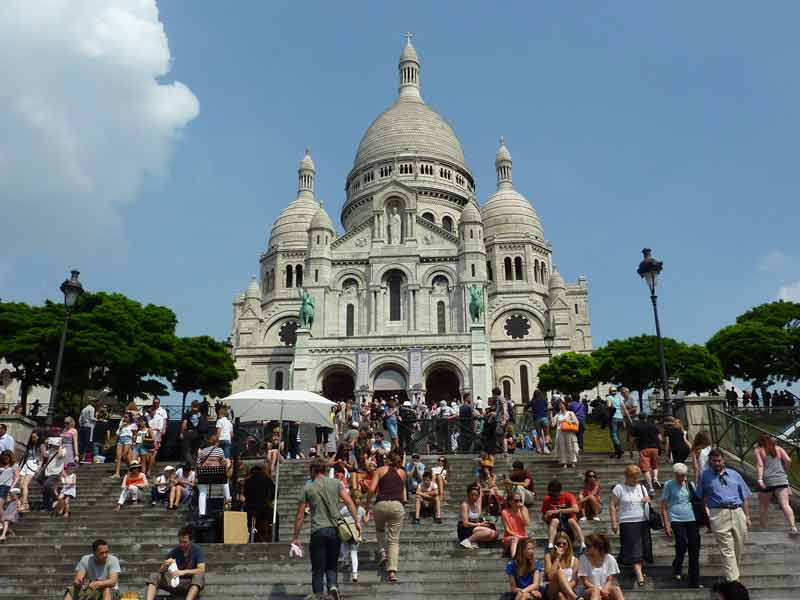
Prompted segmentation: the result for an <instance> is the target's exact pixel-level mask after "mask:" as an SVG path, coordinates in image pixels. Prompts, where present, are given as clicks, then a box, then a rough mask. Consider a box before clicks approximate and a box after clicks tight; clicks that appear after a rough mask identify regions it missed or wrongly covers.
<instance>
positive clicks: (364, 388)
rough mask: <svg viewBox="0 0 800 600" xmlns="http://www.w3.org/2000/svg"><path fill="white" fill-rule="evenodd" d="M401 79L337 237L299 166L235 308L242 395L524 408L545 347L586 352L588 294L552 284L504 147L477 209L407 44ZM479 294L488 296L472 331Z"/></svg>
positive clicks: (457, 148)
mask: <svg viewBox="0 0 800 600" xmlns="http://www.w3.org/2000/svg"><path fill="white" fill-rule="evenodd" d="M399 77H400V87H399V94H398V97H397V99H396V100H395V102H394V103H393V104H392V105H391V106H390V107H389V108H387V109H386V110H385V111H384V112H383V113H381V114H380V115H379V116H378V117H377V118H376V119H375V120H374V121H373V122H372V124H371V125H370V126H369V128H368V129H367V131H366V133H365V134H364V136H363V138H362V139H361V142H360V144H359V146H358V149H357V151H356V156H355V161H354V163H353V168H352V170H351V171H350V173H349V174H348V175H347V179H346V182H345V190H346V198H345V202H344V205H343V207H342V211H341V217H340V218H341V224H342V226H343V229H344V233H343V234H342V235H337V233H336V229H335V228H334V226H333V223H332V221H331V219H330V216H329V215H328V213H327V212H326V210H325V208H324V207H323V205H322V203H321V202H320V201H318V200H317V198H316V197H315V193H314V178H315V174H316V171H315V166H314V163H313V161H312V159H311V156H310V155H309V153H308V152H306V154H305V156H304V157H303V159H302V160H301V161H300V166H299V169H298V192H297V197H296V198H295V199H294V200H293V201H292V202H290V203H289V205H288V206H287V207H286V208H285V209H284V210H283V212H281V214H280V215H279V216H278V218H277V220H276V221H275V223H274V225H273V227H272V230H271V234H270V238H269V243H268V246H267V248H266V251H265V252H264V253H263V254H262V255H261V257H260V269H259V273H260V276H259V278H258V279H256V278H255V277H254V278H253V280H252V281H251V282H250V285H249V287H248V288H247V291H246V292H245V293H243V294H239V295H237V296H236V298H235V300H234V303H233V328H232V334H231V343H232V352H233V356H234V361H235V364H236V368H237V370H238V372H239V377H238V379H237V380H236V382H235V383H234V391H239V390H242V389H248V388H254V387H265V388H277V389H281V388H287V387H293V388H295V389H308V390H313V391H317V392H320V393H322V394H323V395H325V396H326V397H328V398H330V399H334V400H340V399H344V398H347V397H358V398H359V399H360V400H364V399H369V398H371V397H373V396H375V395H385V394H390V393H391V394H399V395H401V396H406V397H408V398H411V399H415V400H422V399H427V400H428V401H429V402H431V401H438V400H441V399H446V400H451V399H453V398H454V397H455V396H457V395H459V394H461V393H464V392H471V393H472V394H473V397H474V398H477V397H480V398H481V399H482V400H483V401H484V402H485V399H486V398H487V397H488V396H489V395H490V390H491V388H492V387H495V386H496V387H499V388H501V389H502V390H503V391H504V392H505V394H506V395H507V396H508V397H511V398H514V399H515V400H516V401H517V402H520V401H525V400H527V398H529V397H530V395H531V394H532V392H533V390H534V389H535V387H536V384H537V372H538V369H539V367H540V366H541V365H542V364H543V363H545V362H547V360H548V355H549V352H548V348H547V346H546V344H545V334H546V333H548V332H549V334H550V335H549V336H547V337H548V338H550V339H552V342H551V344H550V345H551V346H552V348H551V351H552V353H553V354H557V353H560V352H566V351H578V352H589V351H591V348H592V337H591V324H590V321H589V312H588V285H587V280H586V278H585V277H581V278H579V279H578V281H577V282H576V283H571V284H566V283H565V282H564V280H563V278H562V277H561V275H560V274H559V272H558V271H557V270H556V268H555V266H554V263H553V247H552V244H551V243H550V242H549V241H547V239H546V238H545V236H544V231H543V228H542V224H541V222H540V220H539V217H538V215H537V213H536V211H535V210H534V208H533V206H532V205H531V204H530V202H529V201H528V200H527V199H526V198H525V197H524V196H523V195H522V194H520V193H519V192H518V191H517V190H516V189H515V188H514V185H513V180H512V158H511V154H510V152H509V150H508V148H507V146H506V144H505V143H504V142H503V140H501V143H500V148H499V149H498V151H497V154H496V157H495V166H496V171H497V188H496V191H495V192H494V193H493V194H491V195H490V196H489V198H488V199H486V201H485V202H484V203H482V205H479V204H478V199H477V198H476V196H475V180H474V178H473V175H472V173H471V172H470V169H469V167H468V166H467V163H466V160H465V158H464V153H463V150H462V148H461V144H460V142H459V141H458V138H457V137H456V135H455V132H454V131H453V129H452V128H451V127H450V125H449V124H448V123H447V122H446V121H445V120H444V119H443V118H442V117H441V116H440V115H439V114H438V113H437V112H435V111H434V110H433V109H431V108H430V107H429V106H428V105H427V104H425V102H424V101H423V99H422V96H421V94H420V61H419V58H418V56H417V53H416V51H415V49H414V47H413V46H412V44H411V42H410V39H409V40H408V41H407V42H406V44H405V47H404V48H403V51H402V54H401V56H400V62H399ZM470 290H472V292H473V294H477V296H479V297H482V302H481V303H480V304H482V306H483V310H481V311H480V314H479V315H478V316H477V319H473V318H472V316H471V315H470V297H471V296H470ZM304 296H305V297H306V301H305V302H306V306H308V305H311V304H313V321H311V322H309V323H305V321H304V322H303V323H301V320H300V310H301V304H302V303H303V300H302V298H303V297H304ZM474 308H475V305H474V304H473V309H474ZM301 325H307V326H301Z"/></svg>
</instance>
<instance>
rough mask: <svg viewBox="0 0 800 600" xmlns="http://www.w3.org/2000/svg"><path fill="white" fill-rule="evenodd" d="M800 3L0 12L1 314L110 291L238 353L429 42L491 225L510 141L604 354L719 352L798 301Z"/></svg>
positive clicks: (106, 4) (131, 6)
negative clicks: (489, 201) (304, 216)
mask: <svg viewBox="0 0 800 600" xmlns="http://www.w3.org/2000/svg"><path fill="white" fill-rule="evenodd" d="M799 19H800V4H797V3H792V2H772V3H769V5H755V4H752V3H745V2H726V3H721V2H710V3H701V4H697V3H688V2H678V3H669V4H659V5H653V4H643V3H633V2H618V3H612V4H605V5H603V4H599V3H585V2H557V3H556V2H552V3H543V2H537V3H532V2H507V3H503V4H502V6H501V5H498V4H496V3H487V2H435V3H431V2H413V1H407V2H403V3H402V4H397V3H388V2H385V3H379V2H348V3H339V2H337V3H333V2H313V1H308V2H303V3H297V2H278V1H275V2H256V1H254V0H253V1H246V0H242V1H241V2H236V3H227V2H213V1H211V0H195V1H193V2H164V1H161V2H158V3H156V2H155V0H78V1H71V0H40V1H38V2H35V3H34V2H28V1H27V0H7V1H5V2H3V3H2V4H0V79H2V81H3V82H4V83H3V85H2V86H0V109H2V110H0V209H1V210H2V213H1V214H2V216H3V223H4V227H3V235H2V238H0V239H2V240H3V242H4V243H3V247H4V248H3V251H2V252H0V297H1V298H2V299H3V300H4V301H9V300H13V301H24V302H30V303H41V302H43V301H44V300H45V299H47V298H49V299H55V300H58V299H59V298H60V292H59V291H58V286H59V285H60V283H61V281H63V279H64V278H65V277H66V275H67V274H68V271H69V270H70V269H73V268H75V269H79V270H80V271H81V280H82V282H83V284H84V286H85V287H86V288H87V289H89V290H92V291H100V290H103V291H118V292H122V293H124V294H126V295H128V296H130V297H132V298H135V299H137V300H140V301H142V302H146V303H156V304H160V305H164V306H168V307H170V308H172V309H173V310H174V311H175V313H176V314H177V317H178V320H179V325H178V333H179V334H180V335H211V336H214V337H216V338H218V339H224V338H225V337H227V335H228V334H229V332H230V328H231V321H232V308H231V302H232V300H233V297H234V294H235V293H237V292H239V291H244V289H246V287H247V284H248V281H249V279H250V277H251V276H253V275H256V274H257V272H258V256H259V253H260V252H262V251H264V250H265V249H266V244H267V239H268V236H269V231H270V228H271V225H272V222H273V221H274V219H275V218H276V216H277V215H278V213H279V212H280V211H281V210H282V209H283V208H284V207H285V206H286V205H287V204H288V203H289V202H290V201H291V200H292V199H293V198H294V196H295V193H296V187H297V186H296V177H297V174H296V170H297V164H298V161H299V160H300V158H301V157H302V155H303V150H304V148H305V147H307V146H308V147H310V148H311V149H312V155H313V158H314V161H315V163H316V167H317V179H316V183H317V195H318V197H320V198H322V199H323V200H324V201H325V206H326V209H327V210H328V212H329V213H330V214H331V216H332V218H333V220H334V221H335V222H336V224H337V226H338V227H339V232H340V233H341V226H340V225H339V221H338V215H339V210H340V208H341V205H342V202H343V200H344V197H345V194H344V183H345V178H346V176H347V173H348V171H349V169H350V168H351V167H352V161H353V157H354V156H355V151H356V148H357V146H358V142H359V140H360V138H361V136H362V135H363V133H364V132H365V131H366V129H367V127H368V126H369V124H370V123H371V121H372V120H373V119H374V118H375V117H376V116H377V115H378V114H379V113H380V112H382V111H383V110H384V109H385V108H386V107H387V106H388V105H389V104H391V103H392V102H393V100H394V98H395V96H396V93H397V59H398V57H399V55H400V51H401V49H402V45H403V43H404V37H403V34H404V33H405V32H406V31H410V32H413V34H414V38H413V41H414V44H415V46H416V49H417V52H418V53H419V56H420V60H421V63H422V70H421V83H422V94H423V97H424V98H425V100H426V101H427V102H428V103H429V104H430V105H431V106H433V107H434V108H435V109H436V110H438V111H439V112H440V113H441V114H442V115H443V116H444V117H445V118H446V119H447V120H448V122H449V123H450V124H451V125H452V126H453V128H454V129H455V131H456V134H457V135H458V137H459V139H460V141H461V144H462V146H463V149H464V152H465V155H466V158H467V161H468V164H469V167H470V168H471V170H472V172H473V174H474V176H475V178H476V182H477V195H478V198H479V200H480V201H481V202H484V201H485V200H486V198H487V197H488V196H489V195H490V194H491V192H492V191H494V189H495V173H494V155H495V152H496V150H497V146H498V139H499V138H500V136H501V135H502V136H505V138H506V140H507V144H508V147H509V149H510V151H511V153H512V155H513V157H514V183H515V186H516V188H517V189H518V190H519V191H520V192H521V193H523V194H524V195H525V196H526V197H527V198H528V199H529V200H530V201H531V203H532V204H533V206H534V208H535V209H536V210H537V212H538V213H539V216H540V218H541V220H542V224H543V226H544V232H545V237H546V238H547V239H549V240H551V241H552V243H553V253H554V254H553V256H554V262H555V264H556V265H557V266H558V269H559V270H560V271H561V273H562V275H563V276H564V278H565V279H566V280H567V281H568V282H569V281H576V280H577V277H578V276H580V275H585V276H586V277H587V278H588V280H589V286H590V296H589V311H590V313H589V314H590V317H591V321H592V333H593V337H594V344H595V346H600V345H602V344H604V343H605V342H606V341H608V340H609V339H614V338H624V337H628V336H632V335H638V334H641V333H652V332H653V331H654V327H653V318H652V309H651V305H650V302H649V299H648V293H647V290H646V287H645V285H644V283H643V282H642V280H641V279H640V278H639V277H638V275H637V274H636V267H637V266H638V263H639V261H640V260H641V250H642V248H644V247H651V248H652V249H653V254H654V256H655V257H657V258H658V259H660V260H662V261H663V262H664V271H663V273H662V277H661V280H660V284H659V289H658V296H659V311H660V316H661V322H662V329H663V332H664V335H667V336H670V337H673V338H677V339H680V340H683V341H686V342H691V343H704V342H705V341H706V340H707V339H708V338H709V337H710V336H711V335H713V333H714V332H715V331H717V330H718V329H719V328H721V327H723V326H725V325H726V324H729V323H731V322H732V321H733V320H734V319H735V317H736V316H737V315H739V314H741V313H742V312H744V311H746V310H747V309H749V308H750V307H752V306H755V305H758V304H761V303H764V302H769V301H772V300H775V299H777V298H779V297H780V298H785V299H792V300H795V301H800V261H799V260H798V259H799V258H800V245H799V244H798V242H797V227H798V221H799V219H798V217H800V169H798V163H797V161H798V153H797V140H798V139H800V120H798V117H797V107H798V106H800V79H798V76H797V65H798V64H800V37H798V36H797V34H796V23H797V22H798V20H799Z"/></svg>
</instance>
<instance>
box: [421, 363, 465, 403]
mask: <svg viewBox="0 0 800 600" xmlns="http://www.w3.org/2000/svg"><path fill="white" fill-rule="evenodd" d="M460 386H461V383H460V381H459V379H458V373H457V371H456V369H455V368H453V367H450V366H446V365H437V366H435V367H433V368H432V369H431V370H430V371H428V376H427V377H426V378H425V402H427V404H428V405H429V406H432V405H433V404H436V403H438V402H440V401H441V400H446V401H447V403H448V404H450V402H452V401H453V400H458V399H459V398H460V393H461V389H460Z"/></svg>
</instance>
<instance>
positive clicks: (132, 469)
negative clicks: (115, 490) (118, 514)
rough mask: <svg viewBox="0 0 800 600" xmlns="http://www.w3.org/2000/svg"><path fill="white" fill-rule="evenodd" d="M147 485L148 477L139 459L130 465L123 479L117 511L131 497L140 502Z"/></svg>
mask: <svg viewBox="0 0 800 600" xmlns="http://www.w3.org/2000/svg"><path fill="white" fill-rule="evenodd" d="M146 487H147V477H146V476H145V474H144V473H142V465H141V464H140V463H139V461H138V460H135V461H133V462H132V463H131V464H130V465H129V466H128V474H127V475H125V477H123V479H122V493H121V494H120V495H119V500H118V501H117V506H116V507H114V510H115V511H118V510H119V509H121V508H122V505H123V504H125V501H126V500H128V499H129V498H130V500H131V501H132V502H139V498H140V497H141V495H142V490H144V488H146Z"/></svg>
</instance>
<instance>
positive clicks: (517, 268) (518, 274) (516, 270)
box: [514, 256, 522, 279]
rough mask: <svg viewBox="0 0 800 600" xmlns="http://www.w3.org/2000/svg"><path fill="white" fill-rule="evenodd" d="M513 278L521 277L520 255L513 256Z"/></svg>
mask: <svg viewBox="0 0 800 600" xmlns="http://www.w3.org/2000/svg"><path fill="white" fill-rule="evenodd" d="M514 279H522V257H521V256H516V257H514Z"/></svg>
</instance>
